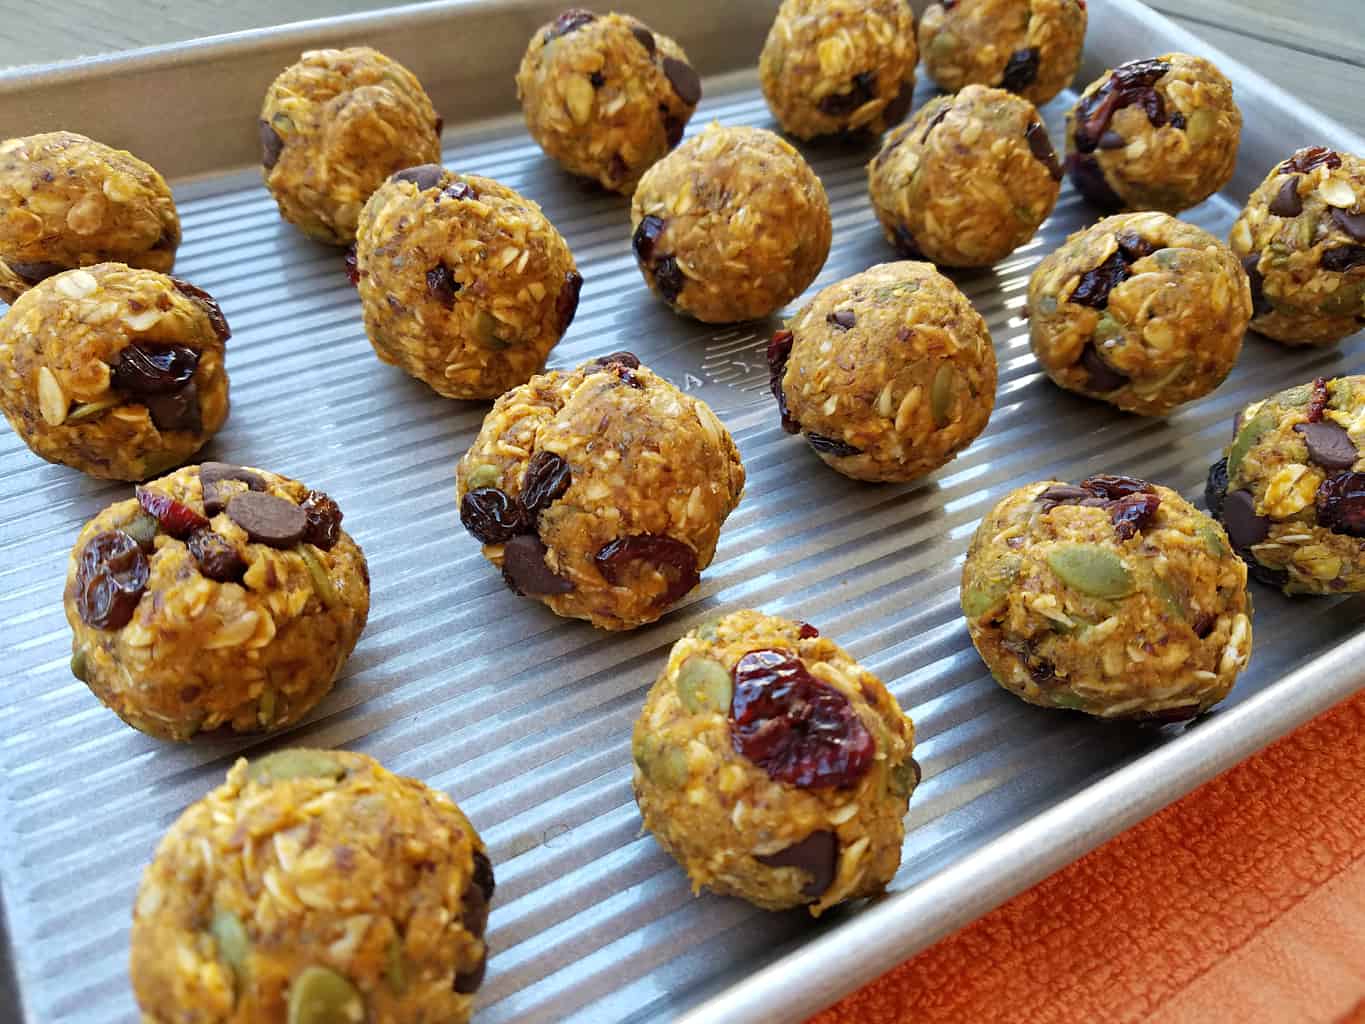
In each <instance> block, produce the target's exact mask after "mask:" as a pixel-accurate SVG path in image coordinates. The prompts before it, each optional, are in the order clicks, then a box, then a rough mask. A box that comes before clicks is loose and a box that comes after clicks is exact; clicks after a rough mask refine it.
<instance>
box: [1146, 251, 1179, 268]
mask: <svg viewBox="0 0 1365 1024" xmlns="http://www.w3.org/2000/svg"><path fill="white" fill-rule="evenodd" d="M1184 254H1185V250H1184V249H1158V250H1157V251H1156V252H1154V253H1153V254H1152V258H1153V259H1155V260H1156V265H1157V266H1158V267H1160V268H1161V269H1162V270H1179V269H1180V264H1181V262H1182V261H1183V260H1184V258H1185V255H1184Z"/></svg>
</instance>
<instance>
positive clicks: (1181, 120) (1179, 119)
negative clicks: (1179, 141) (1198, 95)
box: [1171, 110, 1185, 132]
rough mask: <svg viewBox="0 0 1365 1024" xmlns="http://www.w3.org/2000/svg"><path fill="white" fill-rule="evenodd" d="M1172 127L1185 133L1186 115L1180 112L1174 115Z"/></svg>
mask: <svg viewBox="0 0 1365 1024" xmlns="http://www.w3.org/2000/svg"><path fill="white" fill-rule="evenodd" d="M1171 127H1172V128H1179V129H1180V130H1181V131H1182V132H1183V131H1184V130H1185V115H1184V114H1182V113H1181V112H1180V111H1178V110H1177V111H1176V112H1175V113H1174V114H1172V115H1171Z"/></svg>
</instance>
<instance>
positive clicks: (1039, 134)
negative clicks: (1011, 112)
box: [1024, 121, 1062, 181]
mask: <svg viewBox="0 0 1365 1024" xmlns="http://www.w3.org/2000/svg"><path fill="white" fill-rule="evenodd" d="M1024 137H1025V138H1026V139H1027V140H1028V148H1029V151H1030V152H1032V153H1033V155H1034V156H1035V157H1036V158H1037V159H1038V161H1039V162H1040V163H1041V164H1042V165H1043V166H1044V167H1046V168H1047V172H1048V173H1049V174H1051V175H1052V180H1053V181H1061V180H1062V165H1061V164H1059V163H1058V162H1057V151H1056V150H1055V149H1053V148H1052V140H1051V139H1049V138H1048V137H1047V129H1046V128H1044V127H1043V125H1042V123H1041V122H1038V121H1034V122H1032V123H1031V124H1030V125H1029V126H1028V131H1026V132H1025V133H1024Z"/></svg>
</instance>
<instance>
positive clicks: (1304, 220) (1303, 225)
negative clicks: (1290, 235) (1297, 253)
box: [1294, 214, 1318, 249]
mask: <svg viewBox="0 0 1365 1024" xmlns="http://www.w3.org/2000/svg"><path fill="white" fill-rule="evenodd" d="M1294 232H1295V235H1296V237H1295V241H1296V242H1297V243H1298V247H1299V248H1300V249H1311V248H1312V247H1313V237H1314V236H1315V235H1316V234H1317V233H1318V218H1317V217H1314V216H1313V215H1312V214H1309V215H1308V216H1306V217H1300V218H1299V219H1298V221H1297V222H1296V223H1295V225H1294Z"/></svg>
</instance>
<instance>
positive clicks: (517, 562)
mask: <svg viewBox="0 0 1365 1024" xmlns="http://www.w3.org/2000/svg"><path fill="white" fill-rule="evenodd" d="M547 551H548V549H547V548H546V547H545V544H544V543H543V542H542V541H541V539H540V538H539V537H537V536H536V535H535V534H533V533H523V534H520V535H519V536H516V537H513V538H512V539H511V540H509V541H507V543H505V544H504V545H503V547H502V578H503V580H504V581H506V583H507V585H508V586H509V587H511V588H512V590H513V591H514V592H515V593H517V594H521V595H529V596H531V597H542V596H547V595H551V594H567V593H568V592H569V591H571V590H573V582H572V581H571V580H566V579H565V578H564V577H563V576H557V575H555V573H554V571H553V570H551V568H550V567H549V566H548V565H546V564H545V555H546V553H547Z"/></svg>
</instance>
